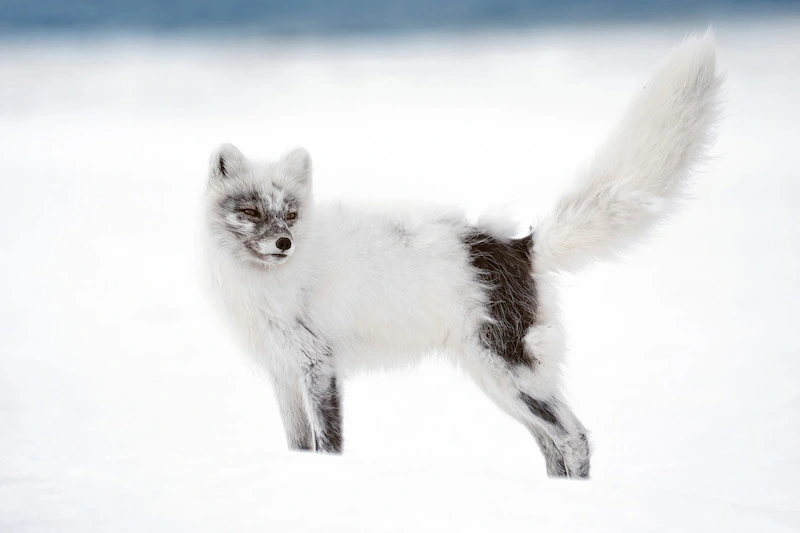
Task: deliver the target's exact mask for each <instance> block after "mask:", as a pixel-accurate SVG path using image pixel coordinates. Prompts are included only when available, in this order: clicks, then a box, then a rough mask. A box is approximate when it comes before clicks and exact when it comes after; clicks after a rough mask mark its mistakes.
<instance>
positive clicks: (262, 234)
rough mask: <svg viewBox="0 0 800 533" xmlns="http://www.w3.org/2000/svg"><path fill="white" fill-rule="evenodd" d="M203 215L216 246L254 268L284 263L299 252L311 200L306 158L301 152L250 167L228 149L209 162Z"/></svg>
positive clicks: (233, 149)
mask: <svg viewBox="0 0 800 533" xmlns="http://www.w3.org/2000/svg"><path fill="white" fill-rule="evenodd" d="M208 174H209V176H208V189H207V201H208V205H207V209H208V216H209V222H210V224H211V227H210V229H211V232H212V235H213V238H214V240H215V241H216V243H217V244H218V245H220V246H221V247H222V248H224V249H225V250H227V251H228V252H229V253H231V254H232V255H233V256H234V257H235V258H236V259H239V260H242V261H244V262H248V263H255V264H256V265H258V266H273V265H279V264H281V263H284V262H285V261H286V260H287V259H289V257H291V256H292V254H293V253H294V252H295V250H296V249H297V247H298V240H299V239H300V237H301V236H302V233H303V228H304V225H305V222H306V219H307V207H308V205H309V203H310V196H311V157H310V156H309V154H308V152H307V151H306V150H305V149H304V148H296V149H294V150H291V151H289V152H286V153H285V154H284V155H283V156H281V157H280V158H279V159H278V160H277V161H274V162H269V163H256V162H253V161H249V160H248V159H247V158H245V157H244V155H242V153H241V152H240V151H239V150H238V149H237V148H236V147H235V146H233V145H231V144H223V145H222V146H220V147H219V148H217V150H216V151H215V152H214V154H213V155H212V156H211V164H210V166H209V172H208Z"/></svg>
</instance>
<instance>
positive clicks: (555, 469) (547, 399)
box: [466, 347, 591, 478]
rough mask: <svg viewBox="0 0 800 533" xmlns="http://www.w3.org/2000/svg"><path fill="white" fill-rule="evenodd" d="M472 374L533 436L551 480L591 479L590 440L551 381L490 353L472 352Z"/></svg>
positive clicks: (470, 366) (489, 394) (482, 349)
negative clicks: (566, 478) (563, 478)
mask: <svg viewBox="0 0 800 533" xmlns="http://www.w3.org/2000/svg"><path fill="white" fill-rule="evenodd" d="M472 355H473V357H471V359H470V361H469V363H468V364H467V365H466V368H467V371H468V372H469V373H470V375H471V376H472V378H473V379H474V380H475V382H476V383H477V384H478V386H479V387H480V388H481V389H482V390H483V391H484V392H485V393H486V395H487V396H489V398H490V399H491V400H492V401H494V403H495V404H497V406H498V407H500V408H501V409H502V410H503V411H505V412H506V413H508V414H509V415H511V416H512V417H513V418H514V419H516V420H517V421H519V422H520V423H522V425H523V426H525V428H526V429H528V431H529V432H530V433H531V434H532V435H533V436H534V438H535V439H536V441H537V444H538V445H539V449H540V450H541V452H542V455H544V458H545V463H546V468H547V474H548V475H549V476H551V477H570V478H587V477H589V467H590V455H591V451H590V448H589V439H588V436H587V431H586V429H585V428H584V427H583V424H581V422H580V421H579V420H578V418H577V417H576V416H575V415H574V414H573V412H572V410H571V409H570V408H569V406H568V405H567V403H566V401H565V400H564V398H563V395H562V394H561V392H560V391H559V390H558V387H557V385H556V384H554V383H552V379H546V378H545V377H544V376H543V375H541V374H540V371H539V369H538V368H535V367H534V368H529V367H527V366H525V367H523V366H522V365H516V366H515V365H511V364H509V363H508V361H507V360H505V359H504V358H502V357H501V356H499V355H498V354H495V353H493V352H491V351H490V350H487V349H486V348H484V347H480V348H477V349H475V350H474V351H473V353H472Z"/></svg>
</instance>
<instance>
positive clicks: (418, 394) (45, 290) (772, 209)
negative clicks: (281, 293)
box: [0, 20, 800, 533]
mask: <svg viewBox="0 0 800 533" xmlns="http://www.w3.org/2000/svg"><path fill="white" fill-rule="evenodd" d="M687 30H688V28H683V27H680V28H679V27H654V28H636V29H630V28H629V29H626V28H600V29H594V30H588V29H586V30H582V31H580V32H578V31H575V32H569V33H558V32H545V33H542V32H530V33H526V34H519V35H515V36H508V35H475V36H471V37H442V36H430V37H427V38H416V39H410V40H403V39H395V40H391V41H383V42H368V43H365V42H357V41H350V42H323V43H308V42H297V43H289V44H287V43H285V42H284V43H280V42H264V41H247V42H234V41H226V42H217V43H210V42H187V41H184V42H179V43H178V42H165V41H152V40H151V41H144V42H143V41H136V40H116V41H109V42H105V41H86V42H69V43H63V42H61V43H53V42H34V43H20V42H13V43H12V42H7V43H5V44H3V45H2V46H0V80H2V83H0V145H2V146H3V150H2V154H1V155H0V176H2V193H0V243H1V244H2V246H1V247H0V249H1V250H2V252H0V530H2V531H14V532H17V531H20V532H21V531H54V532H55V531H59V532H61V531H76V532H78V531H80V532H83V531H115V532H116V531H136V532H139V531H209V532H211V531H213V532H218V531H276V532H282V531H287V532H304V531H326V532H327V531H341V532H354V531H369V532H372V531H392V532H394V531H436V532H441V531H534V530H536V531H559V532H586V531H608V532H615V533H618V532H624V531H631V532H634V531H635V532H649V531H656V532H660V531H670V532H671V531H704V532H705V531H726V532H731V531H742V532H754V531H758V532H766V531H770V532H772V531H776V532H783V531H786V532H789V531H798V530H799V529H800V446H799V445H798V444H797V441H798V438H800V389H799V388H798V382H799V381H800V357H798V349H797V341H796V328H797V325H796V320H797V304H798V302H800V281H799V278H798V276H800V274H798V273H799V272H800V215H798V211H797V208H796V205H797V198H798V196H800V184H799V183H798V168H800V149H798V140H800V130H798V126H797V125H798V124H800V100H799V99H798V96H797V95H798V94H800V78H799V77H798V73H799V72H800V20H798V21H792V20H788V21H787V20H784V21H781V22H772V23H763V22H762V23H752V24H750V25H744V24H740V25H733V24H729V25H723V26H720V27H718V28H717V37H718V45H719V48H720V65H721V68H722V70H723V71H724V72H725V73H726V75H727V82H726V97H725V99H726V102H725V115H726V116H725V120H724V122H722V124H721V125H720V128H719V142H718V144H717V146H716V148H715V150H714V154H715V158H714V160H713V161H711V163H710V164H709V165H708V166H707V167H706V169H705V171H704V172H703V173H702V174H701V175H700V176H699V179H698V182H697V186H696V187H695V189H694V192H695V196H696V199H695V200H694V201H693V202H691V203H690V204H689V205H688V206H687V208H686V209H685V210H684V211H683V212H682V213H681V214H680V215H679V216H678V217H676V218H675V219H674V220H673V221H672V222H671V223H670V224H669V225H667V226H666V227H665V228H664V229H663V230H662V231H660V232H659V234H658V235H657V236H656V237H655V238H654V239H653V240H652V241H651V242H650V243H649V244H648V245H647V246H645V247H643V248H641V249H639V250H637V252H636V253H635V254H633V255H631V256H630V258H629V259H628V260H626V261H625V262H624V263H623V264H620V265H600V266H597V267H594V268H592V269H591V270H590V271H588V272H586V273H583V274H581V275H579V276H574V277H566V278H565V279H564V283H563V289H564V290H563V296H564V298H563V307H564V313H565V317H566V322H567V327H568V330H569V331H570V334H571V352H570V357H569V366H568V371H567V375H568V382H569V391H570V392H569V396H570V398H571V399H572V401H573V404H574V407H575V410H576V412H577V413H578V415H579V416H580V417H581V418H582V419H583V421H584V423H585V424H586V425H587V426H588V427H589V428H590V429H591V430H592V431H593V441H594V445H595V448H596V452H595V455H594V463H593V470H592V473H593V479H592V480H591V481H589V482H570V481H557V480H550V479H548V478H546V477H545V474H544V464H543V461H542V459H541V458H540V455H539V452H538V450H537V449H536V446H535V444H534V442H533V441H532V439H531V438H530V436H529V435H528V434H527V432H526V431H525V430H524V429H523V428H522V427H520V426H518V425H517V424H516V423H515V422H513V421H512V420H510V419H509V418H507V417H506V416H505V415H503V414H502V413H500V412H499V411H498V410H497V409H496V408H495V407H494V406H493V405H492V404H491V403H490V402H489V401H488V400H486V399H485V398H483V397H482V395H481V393H480V392H479V391H478V390H477V389H476V388H475V387H474V386H473V385H472V384H471V383H469V382H468V381H467V380H466V378H464V377H463V376H461V375H459V374H458V373H457V372H455V371H454V370H452V369H450V368H448V367H446V366H445V365H443V364H440V363H436V362H431V363H428V364H426V365H425V366H424V367H423V368H422V369H420V370H418V371H417V370H415V371H410V372H408V373H406V374H402V375H397V374H391V375H372V376H361V377H358V378H356V379H354V380H352V381H351V382H349V383H348V384H347V388H346V398H345V404H344V409H345V413H346V417H345V431H346V453H345V455H344V456H342V457H319V456H315V455H312V454H290V453H289V452H287V451H285V450H284V442H283V434H282V431H281V429H280V423H279V420H278V415H277V410H276V407H275V404H274V401H273V399H272V395H271V391H270V390H269V387H268V385H267V384H266V382H265V380H263V379H262V378H261V377H259V376H258V375H257V373H256V372H254V371H253V369H252V368H250V367H249V366H248V364H247V363H246V362H245V360H244V358H243V357H240V356H239V354H237V353H236V349H235V348H234V345H233V343H232V341H231V340H230V339H229V338H228V335H227V331H226V330H225V329H224V328H223V327H222V326H221V325H220V323H219V321H218V320H217V319H216V316H215V315H214V314H213V313H212V311H211V310H210V309H209V305H208V304H207V302H206V300H205V298H204V296H203V294H202V291H201V289H200V284H199V282H198V276H197V261H196V253H195V239H194V234H195V228H196V225H197V212H198V199H199V196H200V193H201V191H202V188H203V185H204V179H205V171H206V162H207V158H208V155H209V153H210V151H211V149H212V148H213V147H214V146H215V145H216V144H218V143H219V142H222V141H231V142H234V143H236V144H238V145H239V146H240V147H241V148H242V149H243V150H244V151H245V152H246V153H248V154H251V155H256V156H258V155H261V156H264V157H269V156H273V155H275V154H277V153H278V152H280V151H282V150H283V149H285V148H288V147H291V146H293V145H296V144H303V145H305V146H306V147H308V148H309V149H310V150H311V153H312V155H313V156H314V159H315V165H316V172H317V173H316V187H317V195H318V197H322V198H339V197H344V198H347V197H358V198H372V197H406V198H425V199H426V200H431V199H433V200H436V201H442V202H449V203H457V204H461V205H463V206H465V207H466V208H467V209H469V211H470V212H471V213H477V212H479V210H480V209H481V208H483V207H487V206H492V205H502V204H503V203H505V202H507V201H509V200H515V201H516V203H515V205H514V209H515V212H519V213H520V221H521V224H522V225H523V226H524V225H526V224H528V223H531V222H534V221H535V219H536V215H537V214H541V213H542V212H543V211H544V210H545V209H546V208H547V207H548V206H549V205H550V204H551V203H552V201H553V200H554V198H555V197H556V195H557V194H558V192H559V191H560V190H561V189H562V188H563V187H564V186H565V185H566V183H567V182H568V180H569V178H570V177H571V175H572V173H573V171H574V170H575V169H576V168H577V167H578V166H579V165H580V163H581V160H582V159H584V158H585V157H586V156H587V155H588V154H590V153H591V150H592V149H593V147H594V146H595V145H596V144H597V143H598V142H599V141H600V140H601V139H602V137H603V135H604V133H605V132H606V131H608V129H609V128H610V127H611V126H612V125H613V123H614V120H615V119H616V118H617V116H618V115H619V113H620V112H621V110H622V109H623V107H624V105H625V102H626V101H627V99H628V97H629V96H630V95H631V94H633V92H635V91H636V90H637V89H638V88H639V87H640V86H641V85H642V84H643V83H644V82H645V81H646V78H647V75H648V74H649V72H650V71H651V70H652V68H653V67H654V65H655V63H656V62H657V61H658V60H659V59H660V58H661V56H663V55H664V54H665V53H666V52H667V51H668V49H669V48H670V46H672V44H674V43H675V42H676V41H677V40H678V39H680V37H681V36H682V35H683V34H684V33H685V32H686V31H687Z"/></svg>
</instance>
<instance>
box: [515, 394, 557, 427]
mask: <svg viewBox="0 0 800 533" xmlns="http://www.w3.org/2000/svg"><path fill="white" fill-rule="evenodd" d="M519 397H520V398H522V401H523V402H525V405H527V406H528V409H529V410H530V412H531V413H533V416H535V417H537V418H540V419H542V420H544V421H545V422H547V423H549V424H552V425H554V426H555V427H557V428H560V429H563V426H562V425H561V422H559V420H558V417H557V416H556V413H555V411H553V407H552V406H551V405H550V404H549V403H548V402H545V401H542V400H537V399H536V398H534V397H533V396H531V395H529V394H526V393H524V392H520V393H519Z"/></svg>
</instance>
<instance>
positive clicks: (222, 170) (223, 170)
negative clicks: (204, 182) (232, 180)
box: [219, 156, 228, 178]
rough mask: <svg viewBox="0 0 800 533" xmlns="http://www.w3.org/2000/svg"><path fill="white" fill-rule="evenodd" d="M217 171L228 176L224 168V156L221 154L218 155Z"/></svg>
mask: <svg viewBox="0 0 800 533" xmlns="http://www.w3.org/2000/svg"><path fill="white" fill-rule="evenodd" d="M219 173H220V174H222V175H223V176H225V177H226V178H227V177H228V172H227V169H226V168H225V158H224V157H222V156H219Z"/></svg>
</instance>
